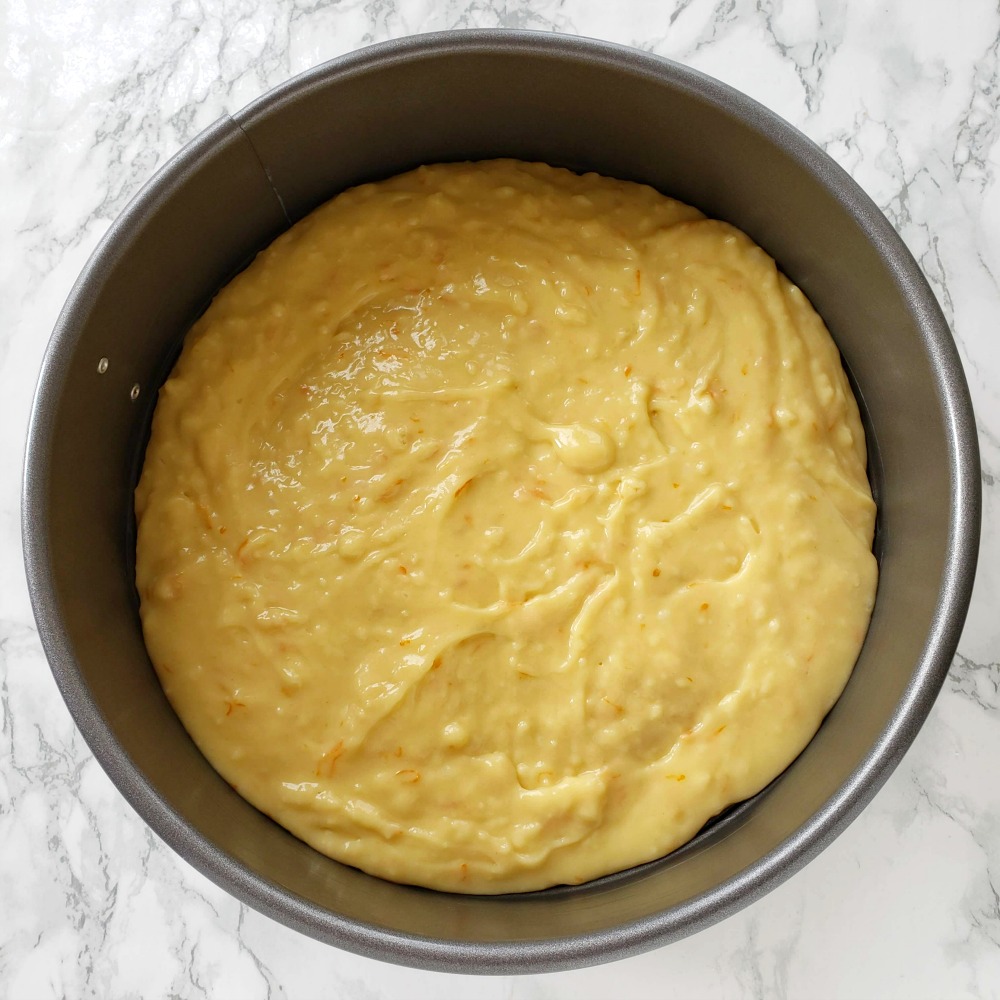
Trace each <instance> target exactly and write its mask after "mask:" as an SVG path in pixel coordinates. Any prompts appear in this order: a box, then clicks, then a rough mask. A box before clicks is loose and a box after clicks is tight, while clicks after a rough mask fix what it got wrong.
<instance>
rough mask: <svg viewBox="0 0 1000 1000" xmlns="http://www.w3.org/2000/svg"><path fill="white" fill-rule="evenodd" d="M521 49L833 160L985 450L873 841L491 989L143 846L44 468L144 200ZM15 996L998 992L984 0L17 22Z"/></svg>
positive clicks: (271, 5) (7, 634)
mask: <svg viewBox="0 0 1000 1000" xmlns="http://www.w3.org/2000/svg"><path fill="white" fill-rule="evenodd" d="M493 26H509V27H521V28H534V29H539V30H552V31H560V32H569V33H579V34H585V35H591V36H595V37H600V38H605V39H609V40H612V41H618V42H623V43H626V44H631V45H635V46H637V47H640V48H644V49H648V50H651V51H654V52H656V53H659V54H661V55H665V56H668V57H671V58H674V59H678V60H680V61H682V62H684V63H686V64H688V65H690V66H693V67H695V68H696V69H700V70H702V71H704V72H707V73H710V74H712V75H714V76H717V77H719V78H721V79H722V80H724V81H726V82H727V83H730V84H732V85H734V86H736V87H738V88H739V89H741V90H743V91H745V92H746V93H748V94H750V95H751V96H752V97H755V98H756V99H758V100H760V101H762V102H763V103H764V104H766V105H768V106H769V107H771V108H772V109H773V110H775V111H776V112H778V113H779V114H781V115H782V116H783V117H785V118H786V119H788V120H789V121H790V122H792V124H794V125H796V126H797V127H798V128H800V129H802V130H803V131H804V132H805V133H806V134H807V135H809V136H810V137H811V138H813V139H814V140H815V141H816V142H818V143H819V144H820V145H822V146H823V147H824V148H825V149H826V150H827V151H828V152H829V153H830V154H831V156H833V158H834V159H835V160H837V161H838V162H839V163H840V164H841V165H842V166H843V167H844V168H845V169H846V170H848V171H849V172H850V173H851V174H852V175H853V176H854V177H855V179H856V180H857V181H858V182H859V183H860V184H861V185H862V187H864V188H865V190H866V191H868V193H869V194H870V195H871V196H872V197H873V198H874V200H875V201H876V202H877V203H878V205H879V206H880V207H881V208H882V210H883V211H884V212H885V213H886V214H887V215H888V217H889V218H890V219H891V221H892V222H893V224H894V225H895V226H896V228H897V229H898V231H899V232H900V234H901V235H902V237H903V239H904V240H905V241H906V243H907V245H908V246H909V247H910V249H911V251H912V252H913V254H914V256H915V257H916V258H917V259H918V260H919V261H920V263H921V266H922V267H923V269H924V271H925V273H926V274H927V276H928V278H929V280H930V281H931V284H932V286H933V288H934V290H935V292H936V294H937V295H938V297H939V299H940V301H941V303H942V306H943V308H944V310H945V313H946V315H947V318H948V320H949V322H950V324H951V325H952V328H953V330H954V333H955V337H956V340H957V342H958V344H959V349H960V351H961V355H962V358H963V362H964V364H965V368H966V372H967V374H968V377H969V382H970V387H971V390H972V394H973V399H974V402H975V406H976V410H977V416H978V422H979V428H980V443H981V447H982V454H983V470H984V471H983V493H984V531H983V539H982V549H981V561H980V569H979V575H978V578H977V584H976V591H975V595H974V599H973V605H972V609H971V612H970V616H969V621H968V625H967V627H966V630H965V634H964V636H963V638H962V642H961V645H960V650H959V655H958V657H957V658H956V661H955V664H954V666H953V669H952V672H951V675H950V677H949V678H948V681H947V682H946V685H945V688H944V691H943V692H942V695H941V698H940V699H939V701H938V703H937V705H936V706H935V709H934V711H933V713H932V715H931V717H930V719H929V721H928V723H927V724H926V726H925V727H924V728H923V730H922V731H921V733H920V735H919V737H918V738H917V741H916V742H915V744H914V746H913V748H912V750H911V751H910V752H909V754H908V755H907V757H906V758H905V760H904V761H903V763H902V765H901V766H900V767H899V769H898V770H897V771H896V773H895V774H894V775H893V776H892V778H891V779H890V780H889V782H888V784H887V785H886V787H885V789H884V790H883V791H882V792H881V793H880V794H879V795H878V796H877V797H876V799H875V801H874V802H873V803H872V805H871V806H870V807H869V808H868V809H867V810H866V811H865V812H864V814H863V815H862V816H861V817H860V819H858V820H857V821H856V822H855V823H854V824H853V825H852V826H851V828H850V829H849V830H848V831H847V832H846V833H845V834H844V835H843V836H842V837H840V838H839V839H838V840H837V841H836V842H835V843H834V844H833V845H832V846H831V847H830V848H829V849H828V850H827V851H825V852H824V853H823V854H822V855H821V856H820V858H818V859H817V860H816V861H815V862H813V863H812V864H811V865H809V866H808V867H807V868H806V869H805V870H804V871H803V872H801V873H800V874H798V875H796V876H795V877H794V878H792V879H791V880H790V881H789V882H788V883H786V884H785V885H783V886H782V887H780V888H779V889H777V890H776V891H775V892H773V893H771V894H770V895H769V896H767V897H766V898H765V899H764V900H762V901H760V902H759V903H757V904H755V905H754V906H752V907H750V908H749V909H748V910H745V911H744V912H743V913H741V914H738V915H737V916H735V917H733V918H730V919H729V920H727V921H725V922H723V923H722V924H720V925H718V926H716V927H714V928H712V929H710V930H708V931H705V932H703V933H701V934H699V935H697V936H695V937H694V938H691V939H689V940H687V941H685V942H682V943H680V944H678V945H675V946H672V947H669V948H665V949H660V950H659V951H655V952H652V953H650V954H647V955H643V956H640V957H638V958H634V959H630V960H628V961H626V962H621V963H617V964H615V965H612V966H606V967H601V968H598V969H593V970H587V971H584V972H575V973H572V972H571V973H561V974H558V975H553V976H546V977H537V978H527V977H524V978H510V979H486V980H475V981H473V980H470V979H468V978H465V977H455V976H449V977H445V976H437V975H433V974H430V973H422V972H415V971H411V970H406V969H398V968H394V967H390V966H385V965H381V964H379V963H376V962H371V961H368V960H365V959H361V958H357V957H355V956H352V955H348V954H344V953H341V952H338V951H335V950H333V949H330V948H327V947H325V946H323V945H320V944H318V943H316V942H313V941H311V940H309V939H307V938H304V937H301V936H299V935H297V934H295V933H293V932H292V931H289V930H287V929H285V928H283V927H281V926H279V925H277V924H275V923H273V922H272V921H270V920H268V919H267V918H265V917H262V916H260V915H259V914H257V913H255V912H253V911H251V910H249V909H247V908H246V907H244V906H242V905H241V904H239V903H237V902H236V901H234V900H233V899H231V898H230V897H228V896H227V895H226V894H225V893H223V892H222V891H221V890H219V889H217V888H216V887H215V886H214V885H212V884H211V883H209V882H208V881H206V880H205V879H204V878H202V877H201V876H200V875H198V874H197V873H196V872H194V871H193V870H192V869H191V868H190V867H189V866H187V865H186V864H185V863H184V862H182V861H181V860H180V859H179V858H177V857H176V856H175V855H174V854H173V853H172V852H171V851H170V850H168V849H167V848H166V847H165V846H164V845H163V844H161V843H160V842H159V841H158V840H157V838H156V837H155V836H154V835H153V834H152V833H150V832H149V830H148V829H147V828H146V827H145V825H144V824H143V823H142V822H141V821H140V820H139V819H138V818H137V817H136V816H135V814H134V813H132V811H131V809H130V808H129V807H128V806H127V805H126V804H125V803H124V801H123V800H122V799H121V797H120V796H119V795H118V793H117V792H116V791H115V789H114V788H113V786H112V785H111V783H110V782H109V780H108V779H107V778H106V777H105V775H104V773H103V772H102V771H101V769H100V768H99V767H98V766H97V764H96V763H95V762H94V760H93V758H92V757H91V755H90V753H89V751H88V749H87V747H86V746H85V745H84V743H83V741H82V739H81V738H80V736H79V735H78V734H77V732H76V730H75V727H74V726H73V724H72V722H71V720H70V718H69V715H68V712H67V711H66V709H65V707H64V706H63V703H62V701H61V699H60V697H59V694H58V691H57V690H56V687H55V684H54V682H53V680H52V677H51V674H50V673H49V671H48V668H47V666H46V664H45V660H44V657H43V655H42V653H41V649H40V646H39V643H38V638H37V635H36V633H35V630H34V625H33V622H32V617H31V612H30V607H29V603H28V599H27V593H26V588H25V584H24V578H23V571H22V569H21V555H20V540H19V485H20V484H19V472H20V463H21V458H22V449H23V441H24V434H25V429H26V426H27V414H28V411H29V407H30V401H31V394H32V391H33V385H34V379H35V376H36V373H37V370H38V366H39V363H40V360H41V356H42V352H43V350H44V347H45V343H46V340H47V337H48V334H49V331H50V330H51V328H52V326H53V324H54V322H55V319H56V316H57V315H58V312H59V309H60V308H61V305H62V303H63V301H64V300H65V297H66V295H67V293H68V292H69V289H70V287H71V286H72V283H73V281H74V280H75V278H76V276H77V274H78V273H79V271H80V269H81V268H82V267H83V265H84V263H85V261H86V259H87V257H88V255H89V253H90V252H91V251H92V249H93V248H94V246H95V245H96V243H97V241H98V240H99V239H100V237H101V235H102V234H103V233H104V232H105V230H106V229H107V227H108V225H110V223H111V221H112V220H113V219H114V218H115V217H116V215H117V214H118V213H119V212H120V211H121V209H122V208H123V207H124V205H125V204H126V203H127V201H128V200H129V198H131V197H132V195H134V194H135V192H136V191H137V190H138V188H139V187H140V186H141V185H142V183H143V182H144V181H145V180H146V179H147V178H148V177H149V176H150V174H151V173H152V172H153V171H154V170H155V169H156V168H157V167H158V166H159V165H161V164H162V163H163V162H164V160H165V159H166V158H168V157H169V156H170V155H171V154H172V153H173V152H175V151H176V150H177V149H179V148H180V147H181V146H182V145H183V144H184V143H185V142H187V141H188V140H189V139H191V138H192V137H193V136H194V135H196V134H197V133H198V132H199V131H200V130H201V129H203V128H204V127H205V126H207V125H208V124H210V123H211V122H212V121H214V120H215V119H216V118H218V117H219V115H221V114H223V113H225V112H231V111H235V110H237V109H238V108H240V107H242V106H243V105H245V104H246V103H247V102H249V101H250V100H252V99H253V98H255V97H257V96H258V95H259V94H261V93H263V92H264V91H265V90H267V89H269V88H270V87H272V86H274V85H276V84H278V83H280V82H282V81H283V80H285V79H287V78H288V77H289V76H290V75H292V74H294V73H296V72H299V71H301V70H304V69H307V68H309V67H311V66H313V65H315V64H316V63H319V62H321V61H323V60H325V59H329V58H331V57H333V56H336V55H339V54H341V53H344V52H347V51H350V50H352V49H355V48H357V47H359V46H362V45H365V44H368V43H370V42H374V41H380V40H383V39H386V38H391V37H398V36H400V35H405V34H410V33H415V32H422V31H432V30H441V29H453V28H463V27H493ZM0 56H2V66H0V184H2V186H0V190H2V192H3V194H2V197H0V427H2V428H3V431H2V433H0V463H2V467H3V468H5V469H6V470H7V471H6V473H5V474H4V476H3V477H2V478H0V546H2V551H3V554H4V558H3V559H0V996H11V997H17V998H21V997H23V998H30V1000H34V998H36V997H37V998H43V997H63V996H67V997H77V996H80V997H91V996H92V997H119V996H121V997H125V996H133V997H161V996H183V997H196V996H203V995H211V996H217V997H240V998H255V997H262V998H263V997H268V998H285V997H287V998H312V997H331V998H333V997H349V998H352V1000H353V998H358V1000H368V998H371V1000H378V998H382V997H406V998H421V997H426V998H431V997H433V998H435V1000H436V998H447V997H465V996H469V995H473V994H474V995H476V996H479V997H481V998H482V1000H499V998H505V1000H506V998H520V1000H527V998H537V1000H544V998H555V997H563V996H568V995H572V996H574V997H579V998H581V1000H585V998H604V997H609V996H617V995H621V996H629V997H634V998H645V997H650V998H652V997H656V998H670V997H701V996H711V997H733V998H741V1000H742V998H764V997H767V998H771V997H775V998H783V997H790V998H796V997H803V998H812V997H826V996H829V997H868V996H878V997H900V998H912V997H924V996H926V997H977V998H978V997H1000V779H998V778H997V768H996V763H995V762H996V761H997V760H1000V614H998V613H997V608H998V607H1000V485H998V477H1000V324H998V320H997V317H998V315H1000V114H998V103H1000V9H998V6H997V4H996V3H994V2H980V0H963V2H960V3H956V4H949V5H944V4H940V3H937V2H934V0H913V2H907V0H888V2H886V3H882V4H877V5H876V4H869V3H866V2H864V0H848V2H846V3H845V2H839V0H800V2H792V0H787V2H768V0H722V2H719V3H716V2H712V0H667V2H660V0H624V2H621V3H618V4H611V3H608V2H606V0H531V2H527V0H508V2H504V0H474V2H468V0H443V2H432V0H368V2H361V0H309V2H304V0H293V2H279V0H222V2H214V3H210V2H207V0H175V2H173V3H171V4H160V3H156V2H153V0H91V2H81V0H70V2H65V0H38V2H30V0H2V2H0Z"/></svg>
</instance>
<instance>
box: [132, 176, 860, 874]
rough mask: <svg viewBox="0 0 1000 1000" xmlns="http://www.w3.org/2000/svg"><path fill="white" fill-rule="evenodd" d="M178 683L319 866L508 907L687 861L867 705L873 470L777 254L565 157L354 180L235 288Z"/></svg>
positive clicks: (171, 406) (192, 554)
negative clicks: (857, 672)
mask: <svg viewBox="0 0 1000 1000" xmlns="http://www.w3.org/2000/svg"><path fill="white" fill-rule="evenodd" d="M136 510H137V513H138V518H139V538H138V559H137V580H138V588H139V593H140V596H141V604H142V619H143V625H144V629H145V635H146V641H147V644H148V647H149V652H150V655H151V657H152V660H153V663H154V664H155V666H156V669H157V671H158V673H159V676H160V678H161V680H162V682H163V686H164V688H165V690H166V693H167V695H168V696H169V698H170V700H171V702H172V703H173V705H174V707H175V708H176V710H177V712H178V713H179V715H180V717H181V719H182V720H183V722H184V724H185V725H186V726H187V728H188V730H189V731H190V732H191V734H192V736H193V737H194V739H195V740H196V741H197V743H198V745H199V746H200V747H201V749H202V750H203V751H204V753H205V755H206V756H207V757H208V759H209V760H210V761H211V762H212V764H213V765H214V766H215V767H216V768H217V769H218V770H219V771H220V772H221V773H222V775H223V776H224V777H225V778H226V779H227V780H228V781H229V782H231V783H232V784H233V786H234V787H235V788H236V789H237V790H238V791H239V792H240V793H241V794H242V795H244V796H245V797H246V798H247V799H249V800H250V801H251V802H252V803H253V804H254V805H256V806H257V807H258V808H260V809H261V810H263V811H264V812H265V813H267V814H268V815H270V816H272V817H274V819H276V820H277V821H278V822H279V823H281V824H282V825H284V826H286V827H287V828H288V829H289V830H291V831H292V832H293V833H295V834H297V835H298V836H299V837H301V838H303V839H304V840H306V841H307V842H309V843H310V844H312V845H313V846H314V847H316V848H317V849H318V850H320V851H322V852H324V853H326V854H328V855H330V856H332V857H334V858H337V859H338V860H340V861H344V862H347V863H348V864H351V865H356V866H358V867H360V868H363V869H365V870H366V871H369V872H372V873H374V874H377V875H381V876H384V877H385V878H389V879H395V880H398V881H402V882H412V883H418V884H421V885H425V886H431V887H435V888H440V889H451V890H457V891H461V892H482V893H495V892H502V891H510V890H526V889H537V888H540V887H543V886H548V885H552V884H556V883H564V882H567V883H576V882H582V881H584V880H586V879H591V878H594V877H595V876H598V875H602V874H605V873H607V872H612V871H615V870H618V869H622V868H625V867H628V866H630V865H634V864H636V863H638V862H642V861H647V860H649V859H651V858H656V857H658V856H660V855H663V854H666V853H667V852H668V851H670V850H672V849H673V848H675V847H677V846H679V845H680V844H682V843H684V842H685V841H686V840H688V839H689V838H690V837H691V836H692V835H693V834H695V833H696V832H697V831H698V829H699V828H700V827H701V826H702V825H703V824H704V823H705V821H706V820H708V819H710V818H711V817H712V816H713V815H715V814H716V813H718V812H719V811H720V810H721V809H723V808H724V807H725V806H726V805H728V804H730V803H732V802H735V801H738V800H740V799H743V798H745V797H747V796H749V795H751V794H753V793H754V792H756V791H757V790H758V789H760V788H761V787H763V786H764V785H765V784H767V783H768V782H769V781H770V780H771V779H772V778H774V777H775V775H777V774H778V773H779V772H780V771H781V770H782V769H783V768H784V767H785V766H786V765H787V764H788V763H789V762H790V761H791V760H792V759H793V758H794V757H795V756H796V754H798V753H799V751H800V750H801V749H802V748H803V747H804V746H805V744H806V743H807V742H808V741H809V739H810V738H811V737H812V735H813V733H814V732H815V731H816V728H817V727H818V725H819V724H820V721H821V720H822V718H823V716H824V715H825V713H826V712H827V711H828V710H829V708H830V707H831V706H832V705H833V703H834V701H835V700H836V698H837V696H838V695H839V694H840V692H841V689H842V688H843V686H844V684H845V682H846V681H847V678H848V675H849V674H850V671H851V668H852V666H853V664H854V661H855V659H856V657H857V654H858V650H859V648H860V646H861V643H862V640H863V638H864V635H865V631H866V628H867V624H868V619H869V615H870V613H871V608H872V603H873V600H874V593H875V585H876V564H875V560H874V558H873V556H872V552H871V543H872V532H873V524H874V516H875V508H874V504H873V502H872V497H871V493H870V490H869V486H868V482H867V480H866V478H865V441H864V436H863V432H862V429H861V425H860V422H859V418H858V410H857V406H856V404H855V401H854V399H853V397H852V395H851V392H850V389H849V386H848V383H847V380H846V378H845V375H844V372H843V369H842V367H841V364H840V360H839V357H838V354H837V351H836V348H835V347H834V345H833V342H832V341H831V339H830V336H829V334H828V333H827V331H826V329H825V328H824V326H823V324H822V322H821V321H820V319H819V318H818V317H817V315H816V313H815V312H814V311H813V309H812V308H811V306H810V305H809V303H808V301H807V300H806V299H805V297H804V296H803V295H802V293H801V292H799V291H798V289H797V288H795V287H794V286H793V285H791V284H790V283H789V282H788V281H787V280H786V279H785V278H784V277H783V276H782V275H781V274H779V273H778V271H777V270H776V269H775V265H774V262H773V261H772V260H771V259H770V258H769V257H768V256H767V254H766V253H764V251H763V250H761V249H759V248H758V247H757V246H755V245H754V244H753V243H752V242H751V241H750V240H749V239H748V238H747V237H746V236H744V235H743V234H741V233H740V232H738V231H737V230H735V229H733V228H732V227H731V226H729V225H726V224H724V223H722V222H715V221H710V220H707V219H705V218H703V217H702V216H701V215H700V214H699V213H698V212H697V211H695V210H694V209H692V208H689V207H687V206H685V205H682V204H679V203H678V202H675V201H672V200H670V199H668V198H665V197H664V196H662V195H660V194H658V193H657V192H655V191H653V190H652V189H650V188H648V187H643V186H639V185H635V184H629V183H623V182H619V181H614V180H609V179H607V178H602V177H598V176H596V175H593V174H590V175H586V176H582V177H581V176H577V175H574V174H571V173H569V172H567V171H564V170H558V169H554V168H551V167H547V166H544V165H538V164H523V163H517V162H512V161H498V162H490V163H481V164H474V165H469V164H464V165H457V164H453V165H446V166H433V167H422V168H420V169H419V170H416V171H414V172H412V173H409V174H405V175H403V176H401V177H396V178H393V179H392V180H389V181H385V182H382V183H379V184H368V185H365V186H362V187H358V188H355V189H353V190H351V191H348V192H347V193H345V194H343V195H341V196H340V197H338V198H336V199H334V200H333V201H332V202H330V203H328V204H326V205H324V206H323V207H321V208H319V209H318V210H316V211H315V212H314V213H313V214H312V215H310V216H309V217H307V218H306V219H304V220H303V221H302V222H300V223H299V224H298V225H296V226H295V227H294V228H293V229H291V230H290V231H289V232H287V233H285V234H284V235H283V236H281V237H280V238H279V239H278V240H276V241H275V243H274V244H273V245H272V246H271V247H270V248H269V249H268V250H266V251H264V252H263V253H262V254H260V256H259V257H258V258H257V259H256V261H255V262H254V263H253V264H252V265H251V266H250V267H249V268H248V269H247V270H246V271H245V272H244V273H242V274H241V275H239V277H237V278H236V279H235V280H234V281H233V282H232V283H231V284H230V285H229V286H228V287H226V288H225V289H223V291H222V292H220V293H219V295H218V297H217V298H216V299H215V301H214V302H213V303H212V305H211V307H210V308H209V310H208V311H207V312H206V313H205V315H204V317H203V318H202V319H201V320H199V322H198V323H197V325H196V326H195V327H194V329H193V330H192V331H191V333H190V335H189V337H188V339H187V342H186V344H185V347H184V351H183V353H182V355H181V358H180V360H179V362H178V363H177V367H176V369H175V370H174V372H173V374H172V375H171V377H170V379H169V380H168V381H167V383H166V384H165V385H164V387H163V389H162V391H161V394H160V399H159V403H158V406H157V410H156V415H155V419H154V423H153V433H152V438H151V440H150V443H149V449H148V452H147V455H146V463H145V468H144V470H143V474H142V479H141V482H140V484H139V488H138V491H137V493H136Z"/></svg>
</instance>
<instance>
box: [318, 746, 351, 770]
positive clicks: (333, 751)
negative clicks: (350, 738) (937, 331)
mask: <svg viewBox="0 0 1000 1000" xmlns="http://www.w3.org/2000/svg"><path fill="white" fill-rule="evenodd" d="M343 752H344V741H343V740H338V741H337V745H336V746H334V747H331V748H330V749H329V750H327V752H326V753H325V754H323V756H322V757H320V759H319V763H318V764H317V765H316V777H317V778H322V777H326V778H332V777H333V772H334V769H335V768H336V766H337V758H338V757H340V755H341V754H342V753H343Z"/></svg>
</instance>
